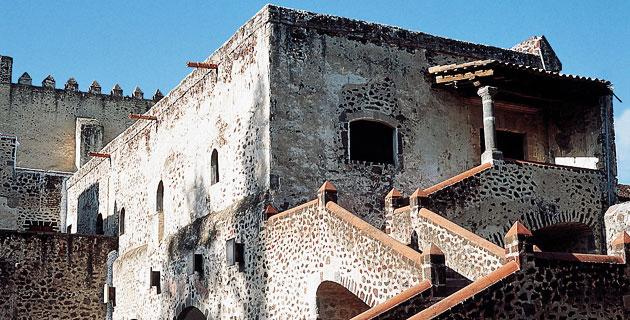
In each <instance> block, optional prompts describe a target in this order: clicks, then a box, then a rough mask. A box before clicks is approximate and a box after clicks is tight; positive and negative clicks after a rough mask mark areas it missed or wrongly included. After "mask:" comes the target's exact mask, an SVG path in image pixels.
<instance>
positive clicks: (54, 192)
mask: <svg viewBox="0 0 630 320" xmlns="http://www.w3.org/2000/svg"><path fill="white" fill-rule="evenodd" d="M17 146H18V141H17V138H16V137H14V136H9V135H1V134H0V229H8V230H40V231H58V230H59V227H60V224H61V213H62V211H63V207H64V206H65V203H64V195H63V186H64V182H65V181H66V179H67V178H68V177H69V176H70V175H69V174H67V173H62V172H48V171H41V170H31V169H22V168H16V167H15V162H16V161H15V157H16V154H17V148H18V147H17Z"/></svg>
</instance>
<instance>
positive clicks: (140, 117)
mask: <svg viewBox="0 0 630 320" xmlns="http://www.w3.org/2000/svg"><path fill="white" fill-rule="evenodd" d="M129 119H134V120H151V121H157V119H158V118H157V117H156V116H148V115H144V114H137V113H130V114H129Z"/></svg>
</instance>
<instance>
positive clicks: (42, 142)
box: [0, 56, 161, 172]
mask: <svg viewBox="0 0 630 320" xmlns="http://www.w3.org/2000/svg"><path fill="white" fill-rule="evenodd" d="M0 58H2V59H3V62H4V61H5V60H6V59H4V58H10V57H3V56H0ZM7 61H8V60H7ZM3 71H4V70H3ZM3 76H6V78H7V79H8V81H0V130H1V131H2V132H3V133H9V134H14V135H16V136H17V137H18V139H19V140H20V143H21V147H20V155H19V156H18V162H17V166H19V167H25V168H35V169H42V170H56V171H66V172H73V171H75V170H76V169H77V168H76V166H75V149H76V148H75V147H76V143H79V144H80V143H81V141H78V142H77V141H75V128H76V120H77V118H88V119H93V120H94V121H97V122H98V123H99V124H100V125H101V126H103V137H102V138H103V143H107V142H109V141H111V140H112V139H114V138H115V137H116V136H118V135H119V134H120V133H121V132H123V130H125V129H126V128H127V127H129V126H130V125H131V124H132V123H133V120H131V119H129V118H128V115H129V113H144V112H145V111H147V110H148V109H149V108H150V107H151V106H152V105H153V104H154V101H153V100H146V99H144V97H143V94H142V91H140V90H139V89H137V90H136V91H134V92H133V94H132V95H131V96H123V95H122V90H119V89H120V87H118V85H116V86H117V88H114V89H112V92H111V94H109V92H107V93H105V94H103V93H101V87H100V85H99V84H98V83H96V82H94V83H92V85H91V86H90V87H89V89H88V90H86V91H85V92H82V91H79V84H77V83H76V81H75V80H74V79H69V80H68V81H67V82H66V84H65V85H64V89H56V88H55V87H56V84H55V80H54V79H53V78H52V77H51V76H49V77H48V78H46V79H44V81H43V82H42V84H41V86H37V85H33V84H32V79H31V78H30V76H29V75H28V74H27V73H24V74H23V75H22V76H21V77H20V78H19V80H18V82H17V83H11V78H12V75H11V73H10V69H8V70H6V71H4V74H3ZM160 95H161V94H159V95H157V96H156V97H155V98H156V99H159V97H160ZM101 146H102V145H101ZM88 151H97V150H88Z"/></svg>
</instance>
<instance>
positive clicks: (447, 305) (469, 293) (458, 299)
mask: <svg viewBox="0 0 630 320" xmlns="http://www.w3.org/2000/svg"><path fill="white" fill-rule="evenodd" d="M519 269H520V268H519V265H518V263H516V262H515V261H510V262H508V263H506V264H504V265H503V266H501V267H500V268H499V269H497V270H495V271H493V272H491V273H490V274H488V275H487V276H485V277H483V278H480V279H479V280H477V281H475V282H473V283H471V284H469V285H467V286H466V287H464V288H463V289H461V290H459V291H457V292H455V293H453V294H451V295H450V296H448V297H446V298H444V299H442V300H440V301H439V302H437V303H436V304H434V305H432V306H430V307H428V308H426V309H424V310H422V311H421V312H420V313H417V314H416V315H414V316H413V317H411V318H409V320H420V319H431V318H434V317H435V316H437V315H439V314H441V313H443V312H445V311H447V310H449V309H451V308H453V307H454V306H456V305H458V304H460V303H462V302H464V301H465V300H466V299H469V298H471V297H473V296H474V295H476V294H478V293H480V292H482V291H483V290H485V289H487V288H488V287H490V286H492V285H494V284H495V283H497V282H499V281H501V280H503V279H505V278H507V277H508V276H510V275H512V274H514V273H515V272H517V271H519Z"/></svg>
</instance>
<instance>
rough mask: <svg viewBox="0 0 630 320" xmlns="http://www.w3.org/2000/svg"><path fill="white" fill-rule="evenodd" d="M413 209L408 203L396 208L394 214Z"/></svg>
mask: <svg viewBox="0 0 630 320" xmlns="http://www.w3.org/2000/svg"><path fill="white" fill-rule="evenodd" d="M410 209H411V207H410V206H409V205H406V206H404V207H400V208H396V209H394V214H397V213H400V212H405V211H409V210H410Z"/></svg>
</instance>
